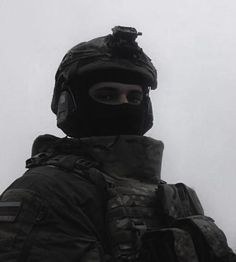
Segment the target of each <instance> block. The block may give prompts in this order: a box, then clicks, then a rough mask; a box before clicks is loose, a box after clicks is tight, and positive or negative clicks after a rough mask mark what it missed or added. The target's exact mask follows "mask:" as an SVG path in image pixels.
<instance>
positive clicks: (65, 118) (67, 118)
mask: <svg viewBox="0 0 236 262" xmlns="http://www.w3.org/2000/svg"><path fill="white" fill-rule="evenodd" d="M76 118H77V105H76V101H75V98H74V95H73V93H72V92H71V90H70V88H67V89H66V90H64V91H62V92H61V94H60V97H59V100H58V107H57V126H58V127H59V128H60V129H62V130H63V131H64V132H65V133H66V134H67V135H69V136H74V134H76V125H75V123H76ZM72 130H73V131H72Z"/></svg>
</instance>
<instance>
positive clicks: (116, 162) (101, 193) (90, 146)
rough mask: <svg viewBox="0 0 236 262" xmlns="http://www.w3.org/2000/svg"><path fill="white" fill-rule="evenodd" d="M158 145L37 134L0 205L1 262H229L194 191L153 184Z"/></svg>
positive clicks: (136, 139) (156, 174) (158, 180)
mask: <svg viewBox="0 0 236 262" xmlns="http://www.w3.org/2000/svg"><path fill="white" fill-rule="evenodd" d="M162 150H163V144H162V142H160V141H157V140H154V139H151V138H147V137H137V136H119V137H99V138H96V137H92V138H85V139H70V138H62V139H60V138H57V137H54V136H51V135H44V136H40V137H39V138H37V139H36V140H35V142H34V145H33V149H32V157H31V158H30V159H28V160H27V162H26V167H27V168H28V170H27V171H26V173H25V174H24V175H23V176H22V177H20V178H19V179H17V180H16V181H15V182H13V183H12V185H10V186H9V187H8V188H7V189H6V190H5V191H4V192H3V194H2V196H1V201H0V261H4V262H16V261H17V262H23V261H27V262H39V261H40V262H54V261H55V262H64V261H70V262H78V261H81V262H84V261H91V262H93V261H94V262H98V261H99V262H100V261H150V262H152V261H191V262H194V261H196V262H197V261H199V262H203V261H207V262H211V261H236V260H235V255H234V254H233V252H232V250H231V249H230V248H229V247H228V245H227V241H226V238H225V236H224V234H223V232H222V231H221V230H220V229H219V228H218V227H217V226H216V225H215V224H214V221H213V220H212V219H210V218H208V217H206V216H205V215H204V212H203V209H202V207H201V204H200V202H199V200H198V198H197V196H196V193H195V192H194V191H193V190H192V189H191V188H189V187H187V186H185V185H184V184H182V183H178V184H175V185H169V184H167V183H165V182H164V181H162V180H161V178H160V170H161V159H162Z"/></svg>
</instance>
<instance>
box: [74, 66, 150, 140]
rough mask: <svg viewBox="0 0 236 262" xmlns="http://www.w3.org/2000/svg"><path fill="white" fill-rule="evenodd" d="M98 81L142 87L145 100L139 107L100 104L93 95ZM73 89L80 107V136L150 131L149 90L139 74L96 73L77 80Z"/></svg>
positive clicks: (78, 114)
mask: <svg viewBox="0 0 236 262" xmlns="http://www.w3.org/2000/svg"><path fill="white" fill-rule="evenodd" d="M98 82H119V83H126V84H139V85H141V86H142V87H143V100H142V102H141V104H139V105H133V104H129V103H125V104H120V105H108V104H103V103H99V102H97V101H95V100H94V99H93V98H92V97H91V96H90V95H89V88H90V87H91V86H92V85H94V84H95V83H98ZM70 86H71V89H72V92H73V94H74V96H75V100H76V104H77V116H76V119H77V120H76V121H77V124H76V126H77V128H76V129H77V137H88V136H109V135H143V134H144V133H145V132H146V131H147V130H146V128H147V126H146V123H145V121H147V119H146V118H147V114H148V112H147V111H148V106H150V105H149V104H150V103H148V99H149V97H148V87H146V86H145V85H144V81H143V79H142V78H141V77H140V76H139V75H138V74H136V73H131V72H127V71H122V70H120V71H111V70H110V71H109V70H107V71H101V72H93V73H92V74H91V73H90V74H88V75H87V76H86V75H85V76H84V77H83V78H81V77H80V79H77V78H76V77H75V78H74V79H72V80H71V82H70ZM149 128H150V127H148V129H149Z"/></svg>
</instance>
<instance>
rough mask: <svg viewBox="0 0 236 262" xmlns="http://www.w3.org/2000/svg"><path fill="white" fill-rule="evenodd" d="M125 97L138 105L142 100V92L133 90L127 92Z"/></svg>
mask: <svg viewBox="0 0 236 262" xmlns="http://www.w3.org/2000/svg"><path fill="white" fill-rule="evenodd" d="M127 98H128V101H129V103H131V104H134V105H139V104H141V102H142V100H143V93H142V92H141V91H136V90H133V91H130V92H129V94H128V96H127Z"/></svg>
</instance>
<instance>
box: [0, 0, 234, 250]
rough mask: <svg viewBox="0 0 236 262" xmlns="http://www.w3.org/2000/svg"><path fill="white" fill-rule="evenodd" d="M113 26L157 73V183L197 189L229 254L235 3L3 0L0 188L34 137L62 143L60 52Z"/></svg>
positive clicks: (19, 168)
mask: <svg viewBox="0 0 236 262" xmlns="http://www.w3.org/2000/svg"><path fill="white" fill-rule="evenodd" d="M115 25H125V26H133V27H136V28H137V29H138V30H139V31H142V32H143V36H141V37H139V39H138V42H139V44H140V45H141V46H142V47H143V49H144V50H145V52H146V53H147V54H148V55H149V56H150V57H151V58H152V60H153V63H154V64H155V65H156V67H157V69H158V73H159V88H158V90H156V91H154V92H152V99H153V104H154V114H155V125H154V127H153V129H152V130H151V131H150V132H149V133H148V135H150V136H152V137H154V138H156V139H160V140H162V141H163V142H164V143H165V151H164V159H163V168H162V178H163V179H164V180H167V181H168V182H170V183H176V182H179V181H181V182H184V183H186V184H187V185H189V186H191V187H193V188H194V189H195V190H196V191H197V193H198V195H199V198H200V199H201V201H202V204H203V206H204V208H205V212H206V214H207V215H209V216H211V217H213V218H214V219H215V220H216V223H217V225H218V226H220V227H221V228H222V229H223V230H224V232H225V234H226V235H227V238H228V241H229V244H230V246H231V247H232V248H233V249H234V250H235V249H236V226H235V224H236V205H235V199H236V178H235V175H236V157H235V156H236V139H235V133H236V123H235V117H236V105H235V103H236V73H235V68H236V33H235V25H236V2H235V0H226V1H222V0H182V1H175V0H146V1H141V0H119V1H111V0H99V1H96V0H93V1H92V0H86V1H85V0H65V1H60V0H20V1H19V0H0V85H1V86H0V91H1V102H0V125H1V126H0V147H1V150H0V163H1V165H0V190H1V191H2V190H3V189H5V188H6V187H7V186H8V185H9V183H11V182H12V181H14V179H16V178H17V177H19V176H21V175H22V173H23V172H24V170H25V169H24V161H25V159H27V158H29V156H30V151H31V144H32V142H33V140H34V139H35V138H36V137H37V136H38V135H40V134H45V133H51V134H54V135H58V136H63V134H62V132H60V130H58V129H57V128H56V120H55V116H54V115H53V114H52V113H51V112H50V102H51V97H52V92H53V86H54V74H55V72H56V69H57V66H58V65H59V63H60V61H61V59H62V57H63V55H64V54H65V52H66V51H67V50H68V49H70V48H71V47H72V46H74V45H75V44H77V43H78V42H81V41H85V40H89V39H91V38H94V37H97V36H101V35H106V34H108V33H110V32H111V28H112V27H113V26H115Z"/></svg>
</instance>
